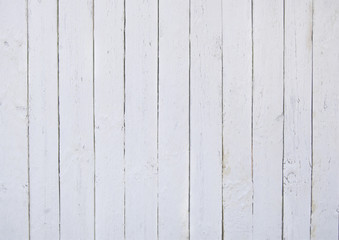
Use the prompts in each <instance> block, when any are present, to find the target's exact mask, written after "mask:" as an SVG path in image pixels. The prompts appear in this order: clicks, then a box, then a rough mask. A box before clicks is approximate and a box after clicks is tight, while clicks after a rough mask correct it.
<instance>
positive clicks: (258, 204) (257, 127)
mask: <svg viewBox="0 0 339 240" xmlns="http://www.w3.org/2000/svg"><path fill="white" fill-rule="evenodd" d="M283 31H284V29H283V2H282V1H280V0H273V1H272V0H259V1H253V103H252V104H253V238H254V239H281V234H282V209H283V205H282V159H283V143H284V140H283V120H284V112H283Z"/></svg>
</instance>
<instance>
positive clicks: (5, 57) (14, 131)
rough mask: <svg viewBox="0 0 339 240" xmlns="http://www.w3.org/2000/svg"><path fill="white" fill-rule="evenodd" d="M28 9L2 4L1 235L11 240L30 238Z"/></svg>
mask: <svg viewBox="0 0 339 240" xmlns="http://www.w3.org/2000/svg"><path fill="white" fill-rule="evenodd" d="M26 7H27V6H26V2H25V1H11V2H7V1H1V2H0V31H1V32H0V66H1V67H0V76H1V80H0V135H1V136H2V137H1V139H0V216H1V220H0V232H1V238H4V239H9V240H11V239H28V236H29V216H28V214H29V210H28V204H29V203H28V201H29V194H28V191H29V189H28V187H29V186H28V176H27V174H28V148H27V146H28V145H27V144H28V142H27V139H28V136H27V134H28V131H27V130H28V126H27V123H28V121H27V120H28V118H27V117H26V116H27V113H28V111H27V107H28V106H27V22H26V10H27V9H26Z"/></svg>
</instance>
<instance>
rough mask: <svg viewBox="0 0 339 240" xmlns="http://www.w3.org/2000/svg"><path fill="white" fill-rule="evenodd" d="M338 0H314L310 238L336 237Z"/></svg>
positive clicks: (338, 198) (338, 189)
mask: <svg viewBox="0 0 339 240" xmlns="http://www.w3.org/2000/svg"><path fill="white" fill-rule="evenodd" d="M338 16H339V2H338V1H335V0H326V1H318V0H315V1H314V16H313V22H314V26H313V30H314V35H313V84H314V85H313V181H312V194H313V195H312V225H311V238H312V239H338V236H339V232H338V225H339V222H338V214H339V187H338V186H339V177H338V173H339V161H338V159H339V150H338V146H339V121H338V119H339V111H338V109H339V95H338V92H339V81H338V78H339V68H338V64H339V47H338V42H339V19H338Z"/></svg>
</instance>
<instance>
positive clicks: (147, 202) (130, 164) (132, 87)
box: [125, 0, 158, 240]
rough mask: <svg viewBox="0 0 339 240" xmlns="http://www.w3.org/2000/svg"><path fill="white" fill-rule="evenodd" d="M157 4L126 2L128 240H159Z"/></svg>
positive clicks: (126, 226) (126, 228)
mask: <svg viewBox="0 0 339 240" xmlns="http://www.w3.org/2000/svg"><path fill="white" fill-rule="evenodd" d="M157 9H158V6H157V2H156V1H148V0H145V1H137V0H133V1H126V75H125V77H126V85H125V86H126V88H125V93H126V100H125V104H126V105H125V106H126V115H125V126H126V132H125V134H126V136H125V161H126V206H125V208H126V209H125V211H126V217H125V218H126V219H125V221H126V222H125V231H126V239H149V240H152V239H156V238H157V180H158V179H157V48H158V47H157V28H158V25H157V21H158V19H157V12H158V10H157Z"/></svg>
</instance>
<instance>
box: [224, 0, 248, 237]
mask: <svg viewBox="0 0 339 240" xmlns="http://www.w3.org/2000/svg"><path fill="white" fill-rule="evenodd" d="M232 22H236V23H237V24H231V23H232ZM223 104H224V105H223V109H224V118H223V124H224V127H223V149H224V150H223V151H224V159H223V168H224V169H223V208H224V209H223V212H224V236H225V238H227V239H251V236H252V167H251V165H252V163H251V143H252V141H251V126H252V125H251V123H252V121H251V120H252V119H251V109H252V26H251V1H250V0H241V1H225V2H223ZM240 109H241V110H240Z"/></svg>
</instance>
